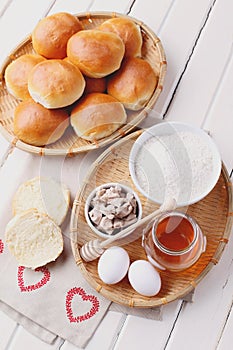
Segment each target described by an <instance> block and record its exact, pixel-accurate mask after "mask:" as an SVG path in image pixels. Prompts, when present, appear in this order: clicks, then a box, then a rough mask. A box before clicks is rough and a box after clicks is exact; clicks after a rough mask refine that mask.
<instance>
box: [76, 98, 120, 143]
mask: <svg viewBox="0 0 233 350" xmlns="http://www.w3.org/2000/svg"><path fill="white" fill-rule="evenodd" d="M126 119H127V115H126V112H125V109H124V107H123V105H122V104H121V103H120V102H118V101H117V100H116V99H115V98H113V97H111V96H109V95H107V94H102V93H98V92H96V93H95V92H93V93H91V94H88V95H86V96H85V97H83V98H82V99H81V100H80V101H79V102H78V103H77V105H76V106H75V107H74V109H73V110H72V111H71V119H70V122H71V125H72V126H73V128H74V130H75V132H76V134H77V135H78V136H79V137H82V138H83V139H85V140H89V141H94V140H98V139H101V138H103V137H107V136H109V135H111V134H112V133H113V132H114V131H115V130H117V129H118V128H119V127H120V126H121V125H122V124H124V123H125V122H126Z"/></svg>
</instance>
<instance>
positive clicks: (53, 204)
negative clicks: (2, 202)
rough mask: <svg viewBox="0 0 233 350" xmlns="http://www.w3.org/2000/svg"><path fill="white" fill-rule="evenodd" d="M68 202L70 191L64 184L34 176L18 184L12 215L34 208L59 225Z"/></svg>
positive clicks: (66, 209) (66, 210)
mask: <svg viewBox="0 0 233 350" xmlns="http://www.w3.org/2000/svg"><path fill="white" fill-rule="evenodd" d="M69 204H70V191H69V190H68V188H67V187H66V185H65V184H63V183H59V182H57V181H55V180H54V179H52V178H50V177H34V178H33V179H30V180H28V181H26V182H24V183H23V184H22V185H20V187H19V188H18V190H17V191H16V193H15V195H14V198H13V202H12V208H13V214H14V215H17V214H19V213H22V212H23V211H25V210H28V209H32V208H35V209H37V210H38V211H40V212H42V213H45V214H47V215H48V216H50V217H51V218H52V219H53V220H54V222H55V223H56V224H57V225H61V224H62V223H63V221H64V220H65V217H66V215H67V212H68V209H69Z"/></svg>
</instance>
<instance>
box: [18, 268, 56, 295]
mask: <svg viewBox="0 0 233 350" xmlns="http://www.w3.org/2000/svg"><path fill="white" fill-rule="evenodd" d="M24 270H25V267H24V266H19V267H18V286H19V288H20V291H21V292H31V291H33V290H36V289H39V288H41V287H43V286H44V285H45V284H46V283H47V282H48V281H49V280H50V272H49V270H48V269H47V267H38V268H36V269H35V271H36V272H42V273H43V274H44V276H43V277H42V279H41V280H40V281H39V282H38V283H36V284H32V285H29V286H25V285H24V277H23V274H24Z"/></svg>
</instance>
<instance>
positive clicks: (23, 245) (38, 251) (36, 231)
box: [5, 209, 63, 269]
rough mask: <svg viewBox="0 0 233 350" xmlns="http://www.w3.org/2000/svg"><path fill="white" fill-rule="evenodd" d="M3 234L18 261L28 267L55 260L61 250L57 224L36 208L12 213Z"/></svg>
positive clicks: (60, 236)
mask: <svg viewBox="0 0 233 350" xmlns="http://www.w3.org/2000/svg"><path fill="white" fill-rule="evenodd" d="M5 238H6V243H7V246H8V249H9V251H10V253H11V254H12V255H13V256H14V257H15V259H16V260H17V262H18V263H19V265H22V266H25V267H29V268H32V269H35V268H37V267H40V266H44V265H46V264H47V263H49V262H51V261H54V260H56V259H57V257H58V256H59V255H60V254H61V253H62V251H63V237H62V232H61V229H60V227H59V226H58V225H57V224H55V222H54V221H53V220H52V219H51V218H50V217H49V216H48V215H46V214H44V213H41V212H39V211H37V210H36V209H31V210H27V211H24V212H22V213H20V214H18V215H15V216H14V217H13V218H12V219H11V220H10V221H9V222H8V224H7V226H6V231H5Z"/></svg>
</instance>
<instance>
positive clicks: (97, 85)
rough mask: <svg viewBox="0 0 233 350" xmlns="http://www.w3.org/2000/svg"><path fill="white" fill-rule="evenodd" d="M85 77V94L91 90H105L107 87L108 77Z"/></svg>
mask: <svg viewBox="0 0 233 350" xmlns="http://www.w3.org/2000/svg"><path fill="white" fill-rule="evenodd" d="M84 79H85V81H86V86H85V89H84V93H85V94H90V93H91V92H105V91H106V89H107V79H106V78H89V77H84Z"/></svg>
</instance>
